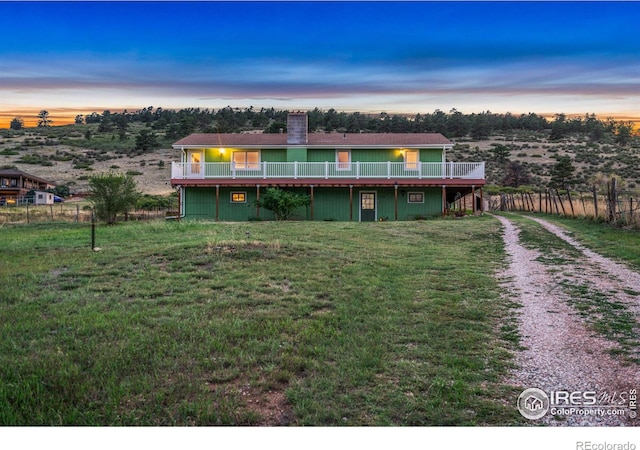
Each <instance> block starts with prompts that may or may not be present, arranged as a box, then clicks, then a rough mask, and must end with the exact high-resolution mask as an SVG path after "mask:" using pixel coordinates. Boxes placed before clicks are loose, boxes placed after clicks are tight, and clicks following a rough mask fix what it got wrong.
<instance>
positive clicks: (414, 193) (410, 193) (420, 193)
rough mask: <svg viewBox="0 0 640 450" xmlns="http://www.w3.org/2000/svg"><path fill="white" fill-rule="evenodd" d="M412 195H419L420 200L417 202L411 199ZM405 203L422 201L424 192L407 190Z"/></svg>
mask: <svg viewBox="0 0 640 450" xmlns="http://www.w3.org/2000/svg"><path fill="white" fill-rule="evenodd" d="M412 195H420V197H421V198H422V201H419V202H415V201H411V196H412ZM407 203H411V204H418V203H424V192H418V191H414V192H407Z"/></svg>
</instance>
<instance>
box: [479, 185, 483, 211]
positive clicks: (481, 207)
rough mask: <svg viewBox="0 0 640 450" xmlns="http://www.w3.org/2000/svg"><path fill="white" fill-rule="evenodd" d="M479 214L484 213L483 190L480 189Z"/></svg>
mask: <svg viewBox="0 0 640 450" xmlns="http://www.w3.org/2000/svg"><path fill="white" fill-rule="evenodd" d="M480 212H484V189H483V188H480Z"/></svg>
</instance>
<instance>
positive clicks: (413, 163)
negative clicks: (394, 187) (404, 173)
mask: <svg viewBox="0 0 640 450" xmlns="http://www.w3.org/2000/svg"><path fill="white" fill-rule="evenodd" d="M419 155H420V152H418V150H407V151H406V152H405V153H404V169H405V170H418V164H419V162H420V158H419Z"/></svg>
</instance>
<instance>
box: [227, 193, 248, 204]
mask: <svg viewBox="0 0 640 450" xmlns="http://www.w3.org/2000/svg"><path fill="white" fill-rule="evenodd" d="M231 203H247V193H246V192H232V193H231Z"/></svg>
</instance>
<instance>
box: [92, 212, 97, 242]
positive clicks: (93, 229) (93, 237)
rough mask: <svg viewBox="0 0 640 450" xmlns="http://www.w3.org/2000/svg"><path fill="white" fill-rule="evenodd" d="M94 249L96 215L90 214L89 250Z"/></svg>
mask: <svg viewBox="0 0 640 450" xmlns="http://www.w3.org/2000/svg"><path fill="white" fill-rule="evenodd" d="M95 248H96V213H95V212H93V211H92V212H91V250H95Z"/></svg>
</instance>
